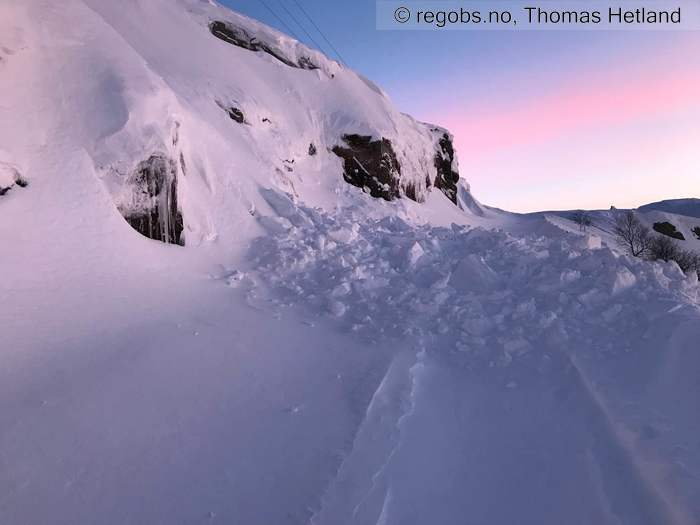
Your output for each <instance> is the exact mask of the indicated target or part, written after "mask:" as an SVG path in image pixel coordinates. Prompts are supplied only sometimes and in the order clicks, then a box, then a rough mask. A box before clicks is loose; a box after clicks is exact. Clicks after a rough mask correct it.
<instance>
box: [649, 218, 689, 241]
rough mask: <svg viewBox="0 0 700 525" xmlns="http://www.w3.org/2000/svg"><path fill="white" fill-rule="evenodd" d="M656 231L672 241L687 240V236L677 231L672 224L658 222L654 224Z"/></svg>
mask: <svg viewBox="0 0 700 525" xmlns="http://www.w3.org/2000/svg"><path fill="white" fill-rule="evenodd" d="M654 231H655V232H657V233H660V234H661V235H666V236H667V237H671V238H672V239H677V240H679V241H684V240H685V235H683V234H682V233H681V232H679V231H678V229H676V227H675V226H674V225H673V224H671V223H670V222H656V223H654Z"/></svg>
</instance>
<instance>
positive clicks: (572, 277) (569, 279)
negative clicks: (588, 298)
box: [560, 270, 581, 284]
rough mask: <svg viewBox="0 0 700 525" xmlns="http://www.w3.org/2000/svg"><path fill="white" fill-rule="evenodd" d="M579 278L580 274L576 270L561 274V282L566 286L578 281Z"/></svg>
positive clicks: (565, 271)
mask: <svg viewBox="0 0 700 525" xmlns="http://www.w3.org/2000/svg"><path fill="white" fill-rule="evenodd" d="M580 278H581V272H579V271H578V270H564V271H563V272H561V276H560V279H561V282H562V283H565V284H568V283H573V282H574V281H578V280H579V279H580Z"/></svg>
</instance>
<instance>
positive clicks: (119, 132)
mask: <svg viewBox="0 0 700 525" xmlns="http://www.w3.org/2000/svg"><path fill="white" fill-rule="evenodd" d="M0 15H2V17H1V18H0V50H2V51H1V53H2V55H1V59H2V60H0V79H1V80H0V95H1V96H2V100H3V107H2V109H0V111H1V112H2V114H3V121H8V122H9V121H12V122H16V123H17V126H18V129H10V128H8V127H3V129H2V130H0V144H2V147H3V150H2V151H0V162H2V164H0V165H2V166H11V167H12V170H11V171H12V173H11V176H10V175H5V172H8V173H9V171H8V170H9V168H8V169H4V168H3V170H4V171H3V175H2V177H3V179H2V180H0V187H2V190H1V191H2V193H7V192H8V188H10V187H12V186H14V185H15V184H16V181H22V182H23V183H24V182H27V181H29V182H30V183H33V182H34V181H36V182H37V184H36V185H34V184H32V190H36V191H37V192H39V191H42V192H43V191H46V192H49V193H50V192H51V191H52V186H54V185H57V184H58V185H61V186H62V187H64V188H73V189H76V188H86V187H91V188H94V189H95V191H101V192H104V193H105V195H108V196H109V200H110V201H111V203H112V205H113V209H114V211H117V212H119V214H120V215H121V216H122V218H123V219H125V220H123V221H122V223H121V224H122V225H123V226H126V225H127V224H128V225H131V226H132V227H133V228H134V229H136V230H137V231H139V232H140V233H142V234H143V235H145V236H147V237H150V238H152V239H156V240H160V241H164V242H166V243H173V244H183V245H200V244H202V243H203V242H211V241H215V240H227V241H228V240H231V241H233V240H236V239H239V238H240V234H241V231H242V230H255V229H256V228H257V227H258V226H259V218H260V215H261V214H263V215H264V214H265V212H266V210H269V205H268V203H267V201H266V200H265V199H262V198H261V196H260V190H261V189H274V190H275V191H280V192H282V193H285V194H287V195H289V196H291V197H292V199H294V200H298V201H302V202H305V203H307V204H309V205H312V206H319V207H322V208H329V207H331V208H332V207H334V206H336V205H344V204H359V205H362V204H363V203H366V202H367V201H368V200H372V198H374V199H381V200H384V201H399V202H401V201H413V202H416V203H420V204H423V205H425V206H428V207H430V206H433V207H435V206H438V207H445V206H447V205H449V206H452V207H454V208H455V213H458V214H461V213H462V210H464V211H466V212H467V213H469V214H477V215H480V214H482V213H483V210H482V209H481V207H480V206H479V204H478V203H477V202H476V201H475V200H474V199H473V198H472V197H471V195H470V194H469V189H468V186H467V185H466V184H465V183H464V182H463V181H462V180H460V175H459V171H458V165H457V158H456V154H455V151H454V147H453V144H452V136H451V135H450V133H449V132H448V131H447V130H444V129H441V128H439V127H437V126H434V125H429V124H424V123H421V122H418V121H416V120H414V119H412V118H411V117H409V116H407V115H405V114H402V113H400V112H399V111H398V110H397V109H396V108H394V106H393V105H392V103H391V101H390V100H389V99H388V97H387V96H386V94H385V93H384V92H383V91H382V90H381V89H380V88H378V87H377V86H375V85H374V84H373V83H372V82H370V81H368V80H367V79H365V78H363V77H362V76H361V75H359V74H357V73H355V72H354V71H351V70H349V69H347V68H345V67H343V66H341V65H340V64H338V63H336V62H334V61H332V60H329V59H328V58H327V57H325V56H324V55H322V54H321V53H319V52H317V51H314V50H312V49H309V48H307V47H306V46H304V45H302V44H301V43H299V42H297V41H295V40H293V39H291V38H290V37H288V36H286V35H284V34H281V33H279V32H277V31H275V30H273V29H271V28H269V27H266V26H264V25H262V24H260V23H258V22H256V21H253V20H250V19H248V18H246V17H244V16H241V15H239V14H236V13H234V12H232V11H230V10H228V9H225V8H222V7H219V6H217V5H215V4H214V3H213V2H208V1H201V0H177V1H169V0H167V1H166V0H153V1H149V2H138V1H136V0H126V1H124V2H112V1H107V0H69V1H67V2H62V3H61V5H60V6H58V5H55V6H48V7H47V5H46V4H45V3H43V2H39V1H29V2H26V1H19V0H11V1H9V2H5V3H3V5H2V6H1V7H0ZM37 28H38V29H37ZM57 158H60V162H61V163H62V164H63V165H65V164H66V163H75V164H76V166H75V167H74V169H71V170H69V172H68V173H61V174H58V173H57V169H56V167H57V165H56V163H55V159H57ZM5 179H8V180H5ZM10 179H12V180H10ZM76 191H77V190H76ZM14 193H16V198H24V199H32V198H33V197H32V191H28V192H22V193H21V194H20V193H19V192H14ZM431 194H437V195H440V199H437V201H436V200H435V199H432V198H429V197H430V196H431ZM8 195H9V193H8ZM13 198H15V196H13ZM429 200H430V201H431V203H428V204H426V201H429ZM432 201H435V202H432ZM440 201H444V203H441V202H440ZM407 205H408V204H401V205H400V206H407ZM374 209H381V207H379V208H376V207H375V208H374ZM417 213H419V214H420V213H421V212H417ZM115 227H116V226H115Z"/></svg>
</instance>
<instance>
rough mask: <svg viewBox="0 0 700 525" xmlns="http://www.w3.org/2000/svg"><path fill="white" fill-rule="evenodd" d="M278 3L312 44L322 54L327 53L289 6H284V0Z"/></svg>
mask: <svg viewBox="0 0 700 525" xmlns="http://www.w3.org/2000/svg"><path fill="white" fill-rule="evenodd" d="M278 2H279V4H280V6H282V9H284V10H285V11H286V12H287V14H288V15H289V17H290V18H291V19H292V20H293V21H294V22H295V23H296V25H298V26H299V27H300V28H301V30H302V31H303V32H304V33H305V34H306V36H308V37H309V39H310V40H311V42H313V44H314V45H315V46H316V47H317V48H318V49H319V51H321V52H322V53H325V50H324V49H323V48H322V47H321V45H320V44H319V43H318V42H316V40H315V39H314V37H313V36H311V34H310V33H309V32H308V31H307V30H306V28H305V27H304V26H303V25H301V23H300V22H299V20H298V19H297V17H296V16H294V14H293V13H292V12H291V11H290V10H289V9H287V6H286V5H284V2H282V0H278Z"/></svg>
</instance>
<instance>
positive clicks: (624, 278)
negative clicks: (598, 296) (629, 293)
mask: <svg viewBox="0 0 700 525" xmlns="http://www.w3.org/2000/svg"><path fill="white" fill-rule="evenodd" d="M636 283H637V278H636V277H635V275H634V274H633V273H632V272H630V271H629V269H627V268H625V267H622V268H620V269H619V270H618V271H617V274H616V275H615V282H614V283H613V287H612V293H613V294H618V293H620V292H623V291H625V290H627V289H628V288H631V287H632V286H634V285H635V284H636Z"/></svg>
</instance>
